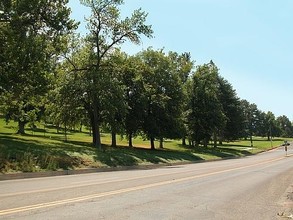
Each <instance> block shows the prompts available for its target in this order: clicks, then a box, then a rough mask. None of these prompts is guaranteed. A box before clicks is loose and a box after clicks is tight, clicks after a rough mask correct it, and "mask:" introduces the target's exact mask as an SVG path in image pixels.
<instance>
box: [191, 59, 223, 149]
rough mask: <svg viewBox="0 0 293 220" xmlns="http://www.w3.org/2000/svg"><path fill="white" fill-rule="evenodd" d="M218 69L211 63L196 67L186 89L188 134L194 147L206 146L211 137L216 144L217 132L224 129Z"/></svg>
mask: <svg viewBox="0 0 293 220" xmlns="http://www.w3.org/2000/svg"><path fill="white" fill-rule="evenodd" d="M219 93H220V91H219V83H218V68H217V67H216V65H215V64H214V63H213V62H212V61H211V62H210V63H208V64H204V65H202V66H198V67H197V69H196V72H195V74H194V75H193V77H192V80H191V83H190V85H189V88H188V94H189V103H188V111H187V127H188V134H189V137H190V139H191V140H192V142H195V144H196V146H198V145H199V144H200V142H202V141H203V143H204V145H205V146H206V145H207V143H208V140H210V138H211V137H213V138H214V141H215V142H216V137H217V136H218V134H219V131H220V130H222V129H223V128H224V127H225V124H226V117H225V114H224V110H223V106H222V104H221V102H220V99H219V96H218V94H219Z"/></svg>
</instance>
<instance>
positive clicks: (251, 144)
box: [250, 135, 253, 147]
mask: <svg viewBox="0 0 293 220" xmlns="http://www.w3.org/2000/svg"><path fill="white" fill-rule="evenodd" d="M250 146H251V147H253V141H252V135H250Z"/></svg>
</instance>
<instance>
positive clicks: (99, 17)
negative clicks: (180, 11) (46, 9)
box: [81, 0, 152, 148]
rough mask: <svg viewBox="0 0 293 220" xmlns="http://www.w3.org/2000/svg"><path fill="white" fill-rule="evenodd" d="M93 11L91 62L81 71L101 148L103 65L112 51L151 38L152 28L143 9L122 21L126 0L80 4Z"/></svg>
mask: <svg viewBox="0 0 293 220" xmlns="http://www.w3.org/2000/svg"><path fill="white" fill-rule="evenodd" d="M81 3H82V4H83V5H85V6H87V7H89V8H90V9H91V16H90V17H89V18H88V19H87V22H88V25H87V27H88V30H89V34H88V35H87V37H86V41H87V43H88V45H89V47H90V53H91V54H90V55H89V57H90V60H89V62H88V63H85V64H84V67H83V68H81V69H83V70H84V69H86V73H87V79H88V89H89V91H88V92H87V96H88V99H89V102H88V103H89V108H88V109H89V116H90V118H91V121H92V130H93V144H94V145H95V146H96V147H97V148H101V138H100V130H99V129H100V126H101V122H102V121H101V119H102V115H101V114H102V110H103V106H102V105H103V97H104V96H105V95H107V93H106V91H107V90H105V87H104V86H103V85H104V82H103V77H104V76H105V72H106V70H105V68H107V67H105V66H104V64H106V63H107V62H105V61H106V60H108V59H110V57H111V56H112V52H113V49H114V48H115V47H118V46H120V45H121V44H122V43H124V42H125V41H126V40H129V41H130V42H132V43H136V44H139V43H140V42H141V39H140V36H141V35H145V36H147V37H151V36H152V29H151V26H150V25H145V22H146V17H147V14H146V13H145V12H143V11H142V10H141V9H138V10H135V11H134V12H133V14H132V16H131V17H126V18H121V16H120V10H119V6H120V5H121V4H123V3H124V2H123V0H81Z"/></svg>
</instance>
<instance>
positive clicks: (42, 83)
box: [0, 0, 76, 134]
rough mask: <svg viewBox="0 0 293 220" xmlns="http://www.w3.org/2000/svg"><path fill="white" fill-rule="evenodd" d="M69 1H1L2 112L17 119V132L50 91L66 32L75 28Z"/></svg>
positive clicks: (0, 74) (0, 70)
mask: <svg viewBox="0 0 293 220" xmlns="http://www.w3.org/2000/svg"><path fill="white" fill-rule="evenodd" d="M67 3H68V1H67V0H57V1H54V2H52V1H49V0H46V1H45V0H44V1H37V0H33V1H28V0H22V1H11V0H5V1H2V2H1V3H0V10H1V12H2V13H0V37H1V40H2V41H1V46H0V54H1V55H0V56H1V57H0V64H1V65H0V66H1V68H0V82H1V83H0V95H1V97H2V100H1V103H2V111H3V110H4V114H5V115H6V117H7V119H13V120H15V121H17V122H18V125H19V129H18V133H21V134H23V133H24V126H25V124H26V123H27V122H28V121H29V118H30V117H31V116H30V115H32V113H33V112H38V111H39V110H38V109H40V108H41V106H40V105H39V104H40V103H42V102H41V99H42V97H43V96H44V95H45V94H46V92H47V91H48V88H49V85H50V77H51V73H52V72H53V68H54V63H55V61H57V59H58V55H59V54H60V52H61V51H62V50H63V49H64V47H66V35H67V34H68V33H69V32H70V31H72V30H73V29H75V28H76V24H75V23H74V21H73V20H71V19H70V18H69V15H70V9H69V8H67V6H66V4H67ZM2 42H3V44H2ZM1 97H0V98H1ZM11 103H14V104H12V105H11Z"/></svg>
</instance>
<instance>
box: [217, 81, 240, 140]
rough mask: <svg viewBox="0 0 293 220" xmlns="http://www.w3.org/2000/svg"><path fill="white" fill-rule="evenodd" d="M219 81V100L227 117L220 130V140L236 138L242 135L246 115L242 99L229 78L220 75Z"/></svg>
mask: <svg viewBox="0 0 293 220" xmlns="http://www.w3.org/2000/svg"><path fill="white" fill-rule="evenodd" d="M218 82H219V94H218V95H219V100H220V102H221V105H222V108H223V113H224V114H225V117H226V123H225V126H224V127H223V129H222V130H220V131H219V138H220V142H221V141H222V140H228V141H231V140H236V139H237V138H240V137H241V132H242V130H243V127H244V116H243V114H242V109H241V105H240V99H239V98H238V96H237V94H236V91H235V90H234V89H233V87H232V85H231V84H230V83H229V82H228V81H227V80H225V79H224V78H223V77H221V76H219V78H218Z"/></svg>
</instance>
